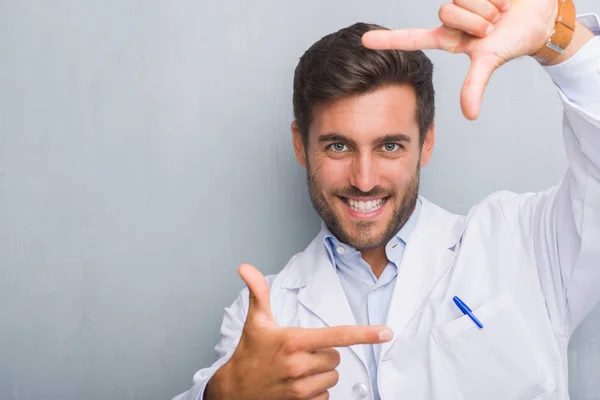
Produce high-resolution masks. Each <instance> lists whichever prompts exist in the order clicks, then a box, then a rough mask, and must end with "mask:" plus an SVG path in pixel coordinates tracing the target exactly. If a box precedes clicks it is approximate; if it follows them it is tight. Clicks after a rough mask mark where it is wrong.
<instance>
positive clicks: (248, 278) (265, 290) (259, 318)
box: [238, 264, 275, 328]
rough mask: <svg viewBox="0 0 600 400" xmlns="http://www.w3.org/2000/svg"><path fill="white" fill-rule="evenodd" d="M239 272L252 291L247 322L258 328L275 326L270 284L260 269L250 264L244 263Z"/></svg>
mask: <svg viewBox="0 0 600 400" xmlns="http://www.w3.org/2000/svg"><path fill="white" fill-rule="evenodd" d="M238 273H239V274H240V276H241V277H242V279H243V280H244V282H246V286H248V290H249V291H250V304H249V306H248V316H247V318H246V324H250V325H251V326H253V327H257V328H267V327H270V326H275V321H274V319H273V315H272V314H271V300H270V295H269V284H268V283H267V280H266V279H265V277H264V276H263V274H261V273H260V271H259V270H257V269H256V268H254V267H253V266H252V265H250V264H242V265H240V267H239V268H238Z"/></svg>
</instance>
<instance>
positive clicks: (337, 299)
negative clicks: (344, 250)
mask: <svg viewBox="0 0 600 400" xmlns="http://www.w3.org/2000/svg"><path fill="white" fill-rule="evenodd" d="M296 268H298V269H301V270H302V274H304V275H306V276H305V279H304V280H305V281H306V286H304V287H301V288H300V289H299V292H298V301H299V302H300V304H302V305H303V306H304V307H306V308H307V309H308V310H310V311H311V312H312V313H313V314H314V315H315V316H317V317H318V318H319V319H321V320H322V321H323V322H324V323H325V324H327V325H328V326H339V325H356V322H355V320H354V315H353V314H352V309H351V308H350V304H349V303H348V300H347V298H346V294H345V292H344V289H343V288H342V285H341V283H340V280H339V278H338V276H337V273H336V270H335V266H334V265H333V264H332V262H331V260H330V259H329V255H328V254H327V250H326V249H325V244H324V243H323V236H322V234H320V235H319V236H317V239H315V241H313V243H311V245H310V246H309V248H308V249H307V251H305V252H304V253H303V254H302V256H301V257H300V259H299V260H298V263H297V265H296ZM298 272H300V271H298ZM350 349H351V350H352V351H353V352H354V353H355V354H356V355H357V356H358V358H360V360H361V361H362V362H363V364H365V365H366V355H365V349H364V347H363V346H362V345H355V346H350Z"/></svg>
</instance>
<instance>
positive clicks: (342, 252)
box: [337, 246, 346, 254]
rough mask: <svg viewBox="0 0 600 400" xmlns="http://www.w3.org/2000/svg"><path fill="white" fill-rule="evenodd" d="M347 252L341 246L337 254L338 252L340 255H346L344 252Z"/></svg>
mask: <svg viewBox="0 0 600 400" xmlns="http://www.w3.org/2000/svg"><path fill="white" fill-rule="evenodd" d="M345 251H346V250H344V248H343V247H342V246H339V247H338V248H337V252H338V253H340V254H344V252H345Z"/></svg>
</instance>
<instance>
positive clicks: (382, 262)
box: [360, 246, 389, 279]
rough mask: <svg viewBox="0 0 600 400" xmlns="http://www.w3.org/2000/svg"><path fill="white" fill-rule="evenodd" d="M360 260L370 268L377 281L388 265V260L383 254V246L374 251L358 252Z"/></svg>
mask: <svg viewBox="0 0 600 400" xmlns="http://www.w3.org/2000/svg"><path fill="white" fill-rule="evenodd" d="M360 254H361V256H362V259H363V260H365V261H366V263H367V264H369V266H370V267H371V271H373V275H375V276H376V277H377V279H379V277H380V276H381V274H382V273H383V270H384V269H385V267H386V266H387V265H388V263H389V260H388V258H387V255H386V254H385V246H381V247H377V248H375V249H369V250H362V251H361V252H360Z"/></svg>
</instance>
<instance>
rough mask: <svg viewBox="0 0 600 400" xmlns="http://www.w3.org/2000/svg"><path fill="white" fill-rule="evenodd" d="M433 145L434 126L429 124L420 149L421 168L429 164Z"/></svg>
mask: <svg viewBox="0 0 600 400" xmlns="http://www.w3.org/2000/svg"><path fill="white" fill-rule="evenodd" d="M434 143H435V125H434V124H431V127H430V128H429V129H428V130H427V133H426V134H425V141H424V142H423V146H422V147H421V162H420V165H421V168H422V167H424V166H426V165H427V164H429V160H430V159H431V153H433V145H434Z"/></svg>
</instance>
